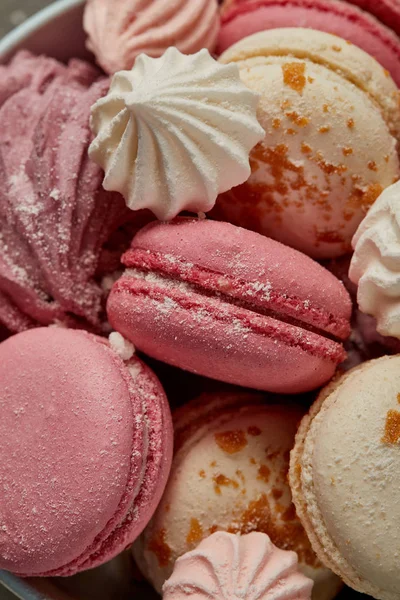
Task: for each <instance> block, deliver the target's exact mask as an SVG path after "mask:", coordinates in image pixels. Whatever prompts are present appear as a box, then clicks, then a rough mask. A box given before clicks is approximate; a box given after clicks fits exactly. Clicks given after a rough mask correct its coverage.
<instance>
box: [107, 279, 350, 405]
mask: <svg viewBox="0 0 400 600" xmlns="http://www.w3.org/2000/svg"><path fill="white" fill-rule="evenodd" d="M167 294H168V292H167ZM167 294H165V293H164V295H161V296H158V297H157V296H154V295H153V294H151V290H150V289H147V290H146V289H139V290H136V289H135V282H134V280H133V279H132V278H130V277H129V276H125V277H122V278H121V280H120V281H119V282H117V284H115V285H114V288H113V291H112V293H111V295H110V297H109V300H108V304H107V310H108V316H109V319H110V323H111V324H112V326H113V327H114V328H115V329H116V330H117V331H119V332H120V333H121V334H122V335H123V336H124V337H126V338H127V339H130V340H131V341H132V342H133V343H134V344H135V346H136V347H137V348H139V349H140V350H142V351H143V352H145V353H146V354H148V355H149V356H152V357H153V358H157V359H158V360H161V361H163V362H167V363H168V364H171V365H174V366H179V367H180V368H182V369H185V370H188V371H191V372H193V373H198V374H200V375H204V376H207V377H211V378H213V379H218V380H221V381H226V382H228V383H234V384H236V385H241V386H244V387H252V388H255V389H261V390H263V389H265V390H268V391H272V392H281V393H287V394H290V393H300V392H303V391H308V390H311V389H315V388H316V387H319V386H320V385H323V383H324V382H326V381H327V380H328V379H330V378H331V377H332V376H333V374H334V372H335V369H336V365H337V362H340V360H341V356H340V346H339V345H338V344H337V343H335V342H333V341H331V340H327V339H326V338H324V337H322V336H319V335H317V334H313V333H311V332H308V331H305V330H303V329H301V328H299V327H293V326H290V325H287V324H286V323H282V322H280V321H276V320H274V319H268V318H266V317H264V318H260V320H262V321H263V323H262V326H261V327H262V328H261V327H260V328H258V331H257V327H256V326H255V325H251V324H248V323H247V322H246V321H248V319H252V318H253V313H252V312H251V311H246V310H244V309H236V310H234V307H232V306H231V305H230V304H227V306H224V304H223V303H221V301H220V300H219V299H217V298H216V299H213V298H205V297H203V296H201V295H198V296H197V297H193V296H194V294H193V296H192V297H189V298H188V297H187V296H186V298H185V300H183V299H180V301H179V300H177V299H174V297H171V296H168V295H167ZM183 301H184V302H185V305H182V304H181V303H182V302H183ZM221 317H224V318H221ZM300 344H302V345H300ZM344 356H345V355H344V354H343V357H342V358H344ZM335 359H336V360H335Z"/></svg>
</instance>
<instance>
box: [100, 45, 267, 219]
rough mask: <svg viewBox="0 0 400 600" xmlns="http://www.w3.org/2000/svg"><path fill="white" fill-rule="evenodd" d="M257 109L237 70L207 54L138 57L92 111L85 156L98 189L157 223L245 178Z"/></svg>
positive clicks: (256, 132)
mask: <svg viewBox="0 0 400 600" xmlns="http://www.w3.org/2000/svg"><path fill="white" fill-rule="evenodd" d="M257 103H258V95H257V94H256V93H254V92H252V91H250V90H249V89H248V88H247V87H246V86H245V85H244V84H243V83H242V82H241V80H240V77H239V70H238V67H237V66H236V65H233V64H232V65H221V64H218V63H217V62H216V61H215V60H214V59H213V58H211V56H210V54H209V52H208V51H207V50H201V51H200V52H198V53H197V54H193V55H190V56H186V55H184V54H181V53H180V52H179V50H177V49H176V48H169V49H168V50H167V51H166V52H165V54H164V55H163V56H162V57H161V58H158V59H152V58H149V57H147V56H145V55H141V56H139V57H138V58H137V60H136V62H135V66H134V68H133V69H132V70H131V71H121V72H120V73H117V74H116V75H115V76H114V78H113V80H112V83H111V88H110V91H109V93H108V94H107V96H105V97H104V98H101V99H100V100H99V101H98V102H96V104H95V105H94V106H93V107H92V118H91V127H92V130H93V132H94V134H95V135H96V136H97V137H96V138H95V139H94V141H93V142H92V144H91V146H90V149H89V154H90V157H91V158H92V159H93V160H94V161H95V162H96V163H97V164H99V165H100V166H101V167H102V168H103V169H104V171H105V179H104V182H103V186H104V188H105V189H106V190H113V191H118V192H120V193H121V194H122V195H123V196H124V197H125V200H126V203H127V205H128V206H129V207H130V208H131V209H132V210H139V209H141V208H149V209H150V210H152V211H153V213H154V214H155V215H156V217H158V218H159V219H162V220H169V219H172V218H173V217H175V216H176V215H177V214H178V213H180V212H181V211H183V210H188V211H193V212H196V213H198V212H207V211H209V210H210V209H211V208H212V207H213V206H214V204H215V200H216V198H217V196H218V194H219V193H221V192H224V191H227V190H229V189H230V188H232V187H233V186H236V185H239V184H240V183H243V182H244V181H246V179H248V177H249V175H250V166H249V153H250V150H251V149H252V148H253V147H254V146H255V145H256V144H257V142H259V141H260V140H261V139H263V137H264V135H265V133H264V130H263V128H262V127H261V125H260V124H259V123H258V121H257V117H256V108H257Z"/></svg>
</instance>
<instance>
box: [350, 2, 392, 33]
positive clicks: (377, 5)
mask: <svg viewBox="0 0 400 600" xmlns="http://www.w3.org/2000/svg"><path fill="white" fill-rule="evenodd" d="M347 1H348V2H351V3H352V4H356V5H357V6H359V7H360V8H362V9H363V10H366V11H368V12H370V13H371V14H372V15H375V17H376V18H377V19H379V20H380V21H382V23H385V25H387V26H388V27H390V28H391V29H393V30H394V31H395V32H396V33H397V34H400V7H399V3H398V1H397V0H379V2H377V1H376V0H347Z"/></svg>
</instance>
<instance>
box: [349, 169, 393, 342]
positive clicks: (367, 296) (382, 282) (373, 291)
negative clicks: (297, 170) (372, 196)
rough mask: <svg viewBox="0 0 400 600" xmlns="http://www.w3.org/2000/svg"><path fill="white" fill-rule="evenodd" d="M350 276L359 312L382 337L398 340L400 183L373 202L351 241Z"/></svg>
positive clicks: (389, 188)
mask: <svg viewBox="0 0 400 600" xmlns="http://www.w3.org/2000/svg"><path fill="white" fill-rule="evenodd" d="M353 248H354V255H353V258H352V261H351V264H350V271H349V276H350V279H351V281H353V283H356V284H358V292H357V300H358V304H359V307H360V309H361V311H362V312H364V313H366V314H369V315H372V316H373V317H375V318H376V320H377V330H378V331H379V333H381V334H382V335H388V336H393V337H397V338H400V181H399V182H397V183H395V184H394V185H391V186H390V187H388V188H387V189H386V190H385V191H384V192H383V193H382V194H381V195H380V196H379V198H378V199H377V200H376V201H375V204H373V206H372V207H371V208H370V210H369V212H368V213H367V216H366V217H365V218H364V220H363V221H362V223H361V225H360V226H359V228H358V230H357V232H356V234H355V236H354V238H353Z"/></svg>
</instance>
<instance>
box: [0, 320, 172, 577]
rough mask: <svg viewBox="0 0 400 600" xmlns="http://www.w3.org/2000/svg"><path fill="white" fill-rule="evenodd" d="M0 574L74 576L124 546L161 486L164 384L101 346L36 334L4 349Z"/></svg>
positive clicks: (61, 333) (167, 443)
mask: <svg viewBox="0 0 400 600" xmlns="http://www.w3.org/2000/svg"><path fill="white" fill-rule="evenodd" d="M0 381H1V388H2V389H1V394H0V411H1V419H0V440H1V442H0V481H1V489H2V491H1V502H0V569H6V570H9V571H12V572H14V573H18V574H20V575H25V576H37V575H71V574H73V573H76V572H77V571H81V570H84V569H88V568H91V567H95V566H97V565H99V564H101V563H103V562H105V561H107V560H109V559H111V558H113V557H114V556H115V555H117V554H118V553H119V552H121V551H122V550H123V549H124V548H125V547H127V546H128V545H130V544H131V543H132V542H133V541H134V540H135V538H136V537H137V536H138V535H139V534H140V533H141V531H142V530H143V528H144V527H145V526H146V524H147V522H148V521H149V520H150V518H151V516H152V514H153V512H154V510H155V509H156V507H157V504H158V502H159V500H160V498H161V495H162V493H163V491H164V488H165V485H166V482H167V477H168V474H169V469H170V465H171V457H172V425H171V415H170V411H169V407H168V403H167V400H166V397H165V395H164V392H163V389H162V387H161V384H160V383H159V381H158V379H157V378H156V376H155V375H154V374H153V373H152V371H151V370H150V369H149V368H148V367H147V366H146V365H144V363H142V362H141V361H140V360H139V359H138V358H136V357H135V356H132V357H130V358H127V360H125V361H124V360H122V358H120V356H119V355H118V354H117V353H116V351H114V349H113V348H112V347H111V346H110V345H109V344H108V343H107V341H106V340H103V339H101V338H98V337H95V336H93V335H90V334H88V333H86V332H82V331H72V330H66V329H58V328H47V329H46V328H39V329H33V330H31V331H27V332H24V333H20V334H18V335H15V336H13V337H11V338H9V339H8V340H6V341H5V342H3V343H2V344H0Z"/></svg>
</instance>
